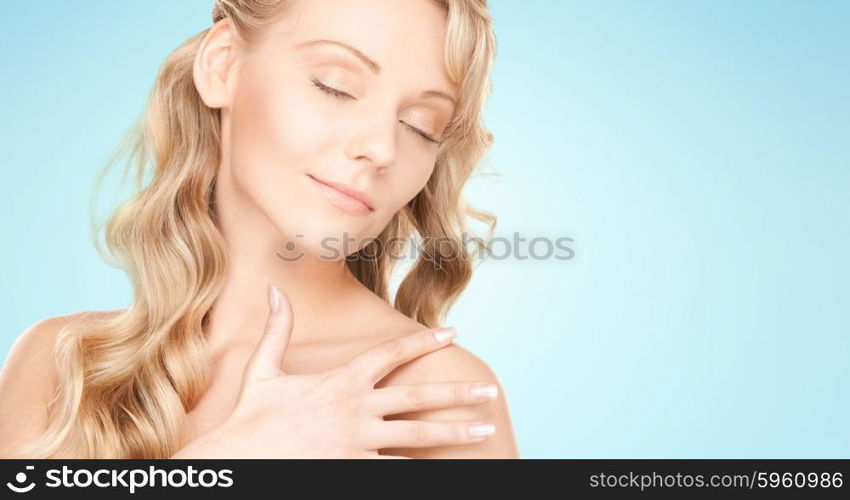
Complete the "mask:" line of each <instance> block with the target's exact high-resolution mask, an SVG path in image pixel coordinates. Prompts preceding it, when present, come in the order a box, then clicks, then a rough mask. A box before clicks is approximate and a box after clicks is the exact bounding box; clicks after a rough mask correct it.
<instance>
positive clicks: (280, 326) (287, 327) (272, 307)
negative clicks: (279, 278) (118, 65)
mask: <svg viewBox="0 0 850 500" xmlns="http://www.w3.org/2000/svg"><path fill="white" fill-rule="evenodd" d="M268 292H269V293H268V295H269V316H268V319H267V320H266V326H265V331H264V332H263V336H262V337H261V338H260V342H259V343H258V344H257V347H256V348H255V349H254V352H253V354H251V357H250V359H249V360H248V363H247V364H246V366H245V373H244V377H245V378H246V379H249V380H259V379H263V378H268V377H272V376H274V375H280V374H281V373H283V371H282V370H281V368H280V365H281V364H282V363H283V356H284V354H285V353H286V348H287V347H288V346H289V339H290V337H291V336H292V323H293V314H292V304H291V303H290V302H289V297H287V296H286V294H285V293H283V292H281V291H280V290H278V289H277V287H275V286H274V285H269V289H268Z"/></svg>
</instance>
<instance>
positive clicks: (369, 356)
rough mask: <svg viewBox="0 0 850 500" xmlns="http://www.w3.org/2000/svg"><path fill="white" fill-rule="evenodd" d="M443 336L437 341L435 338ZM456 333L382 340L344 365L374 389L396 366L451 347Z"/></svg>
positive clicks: (426, 333)
mask: <svg viewBox="0 0 850 500" xmlns="http://www.w3.org/2000/svg"><path fill="white" fill-rule="evenodd" d="M437 334H439V335H446V337H445V338H441V339H437V338H436V337H435V335H437ZM455 337H457V331H456V330H455V329H454V328H451V327H449V328H430V329H428V330H422V331H420V332H416V333H411V334H409V335H404V336H402V337H398V338H394V339H391V340H385V341H383V342H381V343H380V344H378V345H377V346H375V347H372V348H370V349H369V350H367V351H366V352H363V353H361V354H359V355H357V356H356V357H354V358H353V359H351V360H349V361H348V362H347V363H345V365H344V366H345V367H347V368H349V369H350V370H352V371H353V372H354V374H355V376H357V377H361V378H362V379H364V380H365V381H366V382H368V383H370V384H372V385H374V384H376V383H378V381H379V380H381V379H382V378H384V377H385V376H386V375H387V374H388V373H390V372H391V371H393V370H394V369H395V368H396V367H397V366H399V365H401V364H402V363H406V362H408V361H410V360H412V359H414V358H417V357H419V356H421V355H423V354H425V353H428V352H431V351H435V350H437V349H438V348H440V347H444V346H447V345H449V344H451V343H452V342H453V341H454V339H455Z"/></svg>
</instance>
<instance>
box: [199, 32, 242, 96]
mask: <svg viewBox="0 0 850 500" xmlns="http://www.w3.org/2000/svg"><path fill="white" fill-rule="evenodd" d="M235 42H236V39H235V37H234V36H233V31H232V28H231V26H230V22H229V21H228V20H227V19H222V20H220V21H219V22H217V23H215V24H214V25H213V26H212V28H210V29H209V31H208V32H207V34H206V36H204V39H203V41H201V45H200V46H199V47H198V52H197V54H196V55H195V62H194V65H193V66H192V77H193V79H194V81H195V88H197V89H198V93H199V94H200V96H201V99H202V100H203V101H204V104H206V105H207V106H209V107H210V108H213V109H215V108H223V107H228V106H230V102H231V96H232V91H233V88H234V85H235V83H236V81H235V75H236V71H235V69H236V64H235V62H236V55H237V48H238V47H237V45H236V43H235Z"/></svg>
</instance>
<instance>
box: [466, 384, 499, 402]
mask: <svg viewBox="0 0 850 500" xmlns="http://www.w3.org/2000/svg"><path fill="white" fill-rule="evenodd" d="M469 393H470V394H472V395H473V396H474V397H476V398H479V399H495V397H496V396H497V395H498V394H499V388H498V387H496V386H495V385H494V384H474V385H473V386H472V387H471V388H470V389H469Z"/></svg>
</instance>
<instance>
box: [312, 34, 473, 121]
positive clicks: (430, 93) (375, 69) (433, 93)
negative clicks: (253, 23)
mask: <svg viewBox="0 0 850 500" xmlns="http://www.w3.org/2000/svg"><path fill="white" fill-rule="evenodd" d="M322 44H330V45H336V46H338V47H342V48H344V49H346V50H348V51H349V52H350V53H352V54H353V55H354V56H355V57H357V58H358V59H360V61H362V62H363V64H365V65H366V66H367V67H368V68H369V69H370V70H371V71H372V73H374V74H376V75H379V74H380V73H381V65H380V64H378V63H377V62H375V61H374V60H372V59H371V58H369V56H367V55H366V54H364V53H363V52H361V51H359V50H357V49H356V48H354V47H352V46H351V45H348V44H347V43H343V42H340V41H337V40H326V39H318V40H309V41H306V42H301V43H299V44H297V45H295V48H296V49H303V48H306V47H313V46H315V45H322ZM421 97H439V98H442V99H446V100H448V101H449V102H451V103H452V105H453V106H457V101H455V98H454V97H452V96H451V95H449V94H447V93H445V92H442V91H439V90H426V91H424V92H422V95H421Z"/></svg>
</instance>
